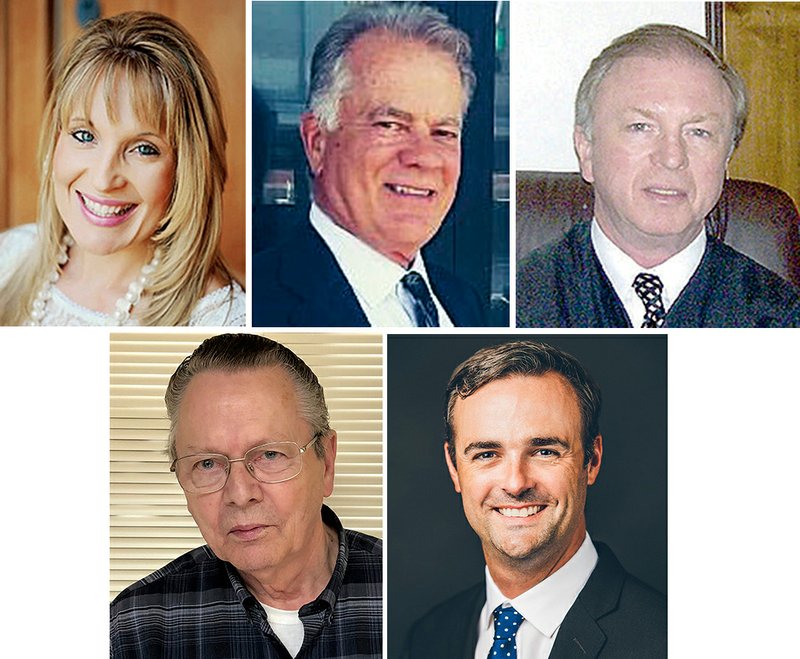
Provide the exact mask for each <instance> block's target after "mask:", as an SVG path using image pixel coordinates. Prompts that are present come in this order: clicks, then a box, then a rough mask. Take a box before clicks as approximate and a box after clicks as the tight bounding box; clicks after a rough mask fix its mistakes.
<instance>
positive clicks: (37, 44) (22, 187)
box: [0, 0, 51, 230]
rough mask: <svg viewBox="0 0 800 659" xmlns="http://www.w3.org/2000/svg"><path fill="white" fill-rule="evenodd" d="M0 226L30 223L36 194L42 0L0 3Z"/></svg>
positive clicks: (43, 55) (44, 24)
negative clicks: (0, 95) (0, 35)
mask: <svg viewBox="0 0 800 659" xmlns="http://www.w3.org/2000/svg"><path fill="white" fill-rule="evenodd" d="M0 33H2V37H0V51H2V55H0V70H2V75H1V77H2V80H0V86H2V92H0V94H2V97H0V101H2V102H1V103H0V108H2V109H0V113H1V114H0V120H1V123H2V126H0V133H2V137H0V160H1V161H2V164H0V178H1V179H2V181H0V230H2V229H6V228H8V227H12V226H16V225H18V224H24V223H26V222H33V221H34V220H35V219H36V206H37V196H38V193H39V165H38V159H37V157H36V152H37V146H38V142H39V128H40V126H41V122H42V113H43V111H44V103H45V97H46V94H47V89H48V87H47V84H48V81H47V66H48V62H49V56H50V48H51V45H50V34H51V31H50V11H49V3H48V2H47V1H46V0H30V1H29V2H4V3H3V4H2V7H0Z"/></svg>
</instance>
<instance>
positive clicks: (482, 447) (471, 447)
mask: <svg viewBox="0 0 800 659" xmlns="http://www.w3.org/2000/svg"><path fill="white" fill-rule="evenodd" d="M501 447H502V444H500V442H490V441H483V442H470V443H469V444H467V445H466V446H465V447H464V455H466V454H467V453H471V452H472V451H491V450H496V449H499V448H501Z"/></svg>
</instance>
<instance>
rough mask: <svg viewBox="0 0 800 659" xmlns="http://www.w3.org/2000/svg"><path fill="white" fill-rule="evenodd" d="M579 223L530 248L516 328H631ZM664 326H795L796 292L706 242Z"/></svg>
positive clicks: (799, 321) (521, 272) (520, 275)
mask: <svg viewBox="0 0 800 659" xmlns="http://www.w3.org/2000/svg"><path fill="white" fill-rule="evenodd" d="M590 228H591V223H589V222H579V223H578V224H576V225H575V226H573V227H572V229H570V230H569V232H568V233H567V234H566V236H565V237H564V238H563V239H562V240H560V241H558V242H555V243H551V244H549V245H545V246H543V247H540V248H539V249H536V250H534V251H533V252H532V253H531V254H530V255H529V256H528V257H527V258H526V259H525V260H524V261H522V262H521V263H520V266H519V269H518V271H517V326H518V327H630V326H631V321H630V319H629V318H628V314H627V313H626V312H625V308H624V307H623V305H622V302H621V301H620V299H619V297H617V294H616V292H615V291H614V287H613V285H612V284H611V282H610V281H609V279H608V277H607V276H606V273H605V272H604V271H603V267H602V266H601V265H600V261H599V260H598V258H597V255H596V254H595V252H594V248H593V247H592V239H591V232H590ZM664 326H665V327H797V326H800V293H798V291H797V289H795V288H794V287H793V286H792V285H791V284H789V283H788V282H787V281H785V280H783V279H781V278H780V277H779V276H778V275H776V274H775V273H774V272H772V271H770V270H767V269H766V268H765V267H763V266H761V265H759V264H758V263H756V262H755V261H753V260H752V259H750V258H749V257H747V256H745V255H744V254H741V253H739V252H737V251H736V250H734V249H732V248H731V247H729V246H728V245H725V244H724V243H722V242H720V241H718V240H716V239H714V238H709V239H708V243H707V244H706V251H705V253H704V254H703V258H702V260H701V261H700V265H699V266H698V267H697V270H696V271H695V272H694V274H693V275H692V277H691V279H690V280H689V283H688V284H686V286H685V288H684V289H683V291H681V294H680V295H679V296H678V299H677V300H675V302H674V303H673V305H672V306H671V307H670V310H669V312H667V316H666V322H665V324H664Z"/></svg>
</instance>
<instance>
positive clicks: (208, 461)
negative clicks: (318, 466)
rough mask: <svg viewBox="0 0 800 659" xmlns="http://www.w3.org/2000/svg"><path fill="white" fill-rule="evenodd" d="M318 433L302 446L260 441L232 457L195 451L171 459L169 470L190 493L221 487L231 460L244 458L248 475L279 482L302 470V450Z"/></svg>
mask: <svg viewBox="0 0 800 659" xmlns="http://www.w3.org/2000/svg"><path fill="white" fill-rule="evenodd" d="M320 437H322V433H317V434H316V435H314V437H313V438H312V440H311V441H310V442H309V443H308V444H306V445H305V446H298V445H297V444H295V443H294V442H269V443H268V444H261V445H259V446H255V447H253V448H251V449H250V450H249V451H248V452H247V453H245V454H244V456H243V457H241V458H236V459H234V460H231V459H230V458H229V457H228V456H227V455H222V454H221V453H195V454H194V455H186V456H184V457H182V458H178V459H177V460H174V461H173V463H172V464H171V465H170V468H169V470H170V471H172V472H174V473H175V475H176V476H177V477H178V483H180V486H181V487H182V488H183V489H184V490H185V491H186V492H189V493H191V494H209V493H211V492H216V491H218V490H221V489H222V488H223V487H225V483H227V482H228V476H229V475H230V473H231V464H233V463H234V462H244V466H245V467H246V468H247V471H249V472H250V475H251V476H252V477H253V478H255V479H256V480H257V481H259V482H261V483H283V482H284V481H288V480H291V479H292V478H295V477H296V476H297V475H298V474H299V473H300V472H301V471H302V469H303V458H302V455H303V453H305V452H306V451H307V450H308V447H309V446H311V445H312V444H313V443H314V442H316V441H317V440H318V439H319V438H320Z"/></svg>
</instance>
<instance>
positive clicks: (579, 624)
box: [550, 598, 606, 659]
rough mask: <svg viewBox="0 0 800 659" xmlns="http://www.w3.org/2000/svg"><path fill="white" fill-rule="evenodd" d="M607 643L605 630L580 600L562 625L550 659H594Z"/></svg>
mask: <svg viewBox="0 0 800 659" xmlns="http://www.w3.org/2000/svg"><path fill="white" fill-rule="evenodd" d="M605 642H606V635H605V634H604V633H603V630H602V629H600V627H599V626H598V625H597V622H596V621H595V619H594V618H593V617H592V615H591V614H590V613H589V612H588V611H587V610H586V607H585V606H584V605H583V602H581V600H580V598H578V600H577V601H576V602H575V604H573V605H572V608H571V609H570V610H569V613H567V617H566V618H564V622H562V623H561V628H560V629H559V630H558V636H556V642H555V644H554V645H553V650H552V652H551V653H550V659H594V658H595V657H597V656H598V654H599V653H600V650H601V649H602V648H603V645H605Z"/></svg>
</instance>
